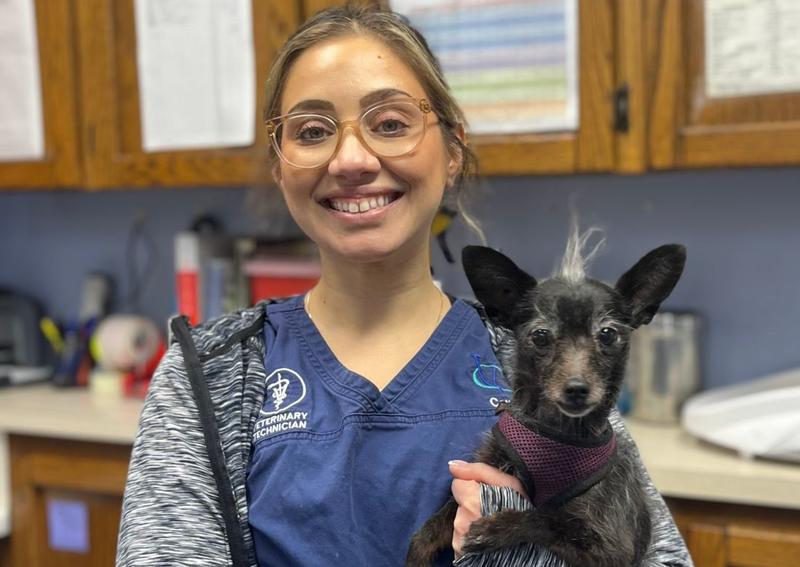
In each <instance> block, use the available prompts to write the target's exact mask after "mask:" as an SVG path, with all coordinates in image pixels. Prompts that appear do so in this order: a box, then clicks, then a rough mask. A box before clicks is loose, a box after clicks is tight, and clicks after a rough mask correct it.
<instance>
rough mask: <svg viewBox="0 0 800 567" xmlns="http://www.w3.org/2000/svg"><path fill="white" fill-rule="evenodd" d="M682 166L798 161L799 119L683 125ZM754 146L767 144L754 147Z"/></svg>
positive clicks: (775, 163) (781, 163)
mask: <svg viewBox="0 0 800 567" xmlns="http://www.w3.org/2000/svg"><path fill="white" fill-rule="evenodd" d="M683 135H684V137H685V139H684V141H683V144H682V147H681V151H680V157H679V161H680V165H681V166H682V167H712V166H730V165H732V164H737V165H759V166H770V165H771V166H780V165H793V164H797V163H800V123H797V122H790V123H787V124H781V125H775V124H774V123H771V124H769V125H765V126H764V127H759V126H757V125H754V124H746V125H739V126H725V127H701V126H696V127H692V128H685V129H684V132H683ZM756 148H768V151H767V150H764V151H755V149H756Z"/></svg>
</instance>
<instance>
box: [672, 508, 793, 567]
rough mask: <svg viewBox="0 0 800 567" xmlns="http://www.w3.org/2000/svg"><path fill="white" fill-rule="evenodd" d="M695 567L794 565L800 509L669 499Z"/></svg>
mask: <svg viewBox="0 0 800 567" xmlns="http://www.w3.org/2000/svg"><path fill="white" fill-rule="evenodd" d="M667 504H668V506H669V508H670V510H671V512H672V514H673V516H674V518H675V523H676V524H677V526H678V528H679V529H680V531H681V534H682V535H683V537H684V539H685V541H686V546H687V547H688V549H689V553H690V554H691V556H692V559H693V560H694V564H695V565H697V567H795V566H796V565H797V564H798V562H797V558H798V556H800V510H779V509H775V508H762V507H758V506H744V505H738V504H722V503H716V502H701V501H695V500H683V499H675V498H670V499H668V500H667Z"/></svg>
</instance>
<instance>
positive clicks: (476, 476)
mask: <svg viewBox="0 0 800 567" xmlns="http://www.w3.org/2000/svg"><path fill="white" fill-rule="evenodd" d="M448 465H449V466H450V474H452V475H453V478H455V479H459V480H469V481H475V482H482V483H484V484H489V485H492V486H501V487H506V488H511V489H514V490H516V491H517V492H519V493H520V494H522V495H523V496H525V497H527V495H526V494H525V489H524V488H523V487H522V483H521V482H520V481H519V479H518V478H516V477H514V476H511V475H510V474H506V473H504V472H503V471H501V470H500V469H497V468H495V467H493V466H491V465H487V464H486V463H467V462H464V461H450V462H449V463H448ZM453 496H454V497H455V493H454V494H453ZM456 500H458V499H456Z"/></svg>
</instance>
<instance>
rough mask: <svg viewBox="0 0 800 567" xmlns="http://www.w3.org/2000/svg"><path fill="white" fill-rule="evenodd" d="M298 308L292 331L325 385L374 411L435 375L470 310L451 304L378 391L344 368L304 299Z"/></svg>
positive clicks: (389, 407)
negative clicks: (413, 385) (429, 333)
mask: <svg viewBox="0 0 800 567" xmlns="http://www.w3.org/2000/svg"><path fill="white" fill-rule="evenodd" d="M294 301H295V308H294V309H292V310H291V311H290V316H291V318H292V325H291V326H292V328H294V329H297V330H298V335H299V337H298V338H299V339H300V341H301V343H302V344H303V347H304V348H305V349H306V350H307V352H308V354H309V355H310V356H311V357H313V358H315V359H316V360H317V361H318V362H319V364H318V366H319V371H320V374H321V375H322V376H323V378H327V380H326V382H327V383H328V384H329V385H330V386H331V387H332V388H333V389H335V390H337V391H338V392H339V393H340V394H342V395H344V396H347V397H349V398H354V397H355V398H359V399H361V400H363V401H364V402H366V403H367V404H368V405H369V406H371V407H372V409H374V410H375V411H382V410H389V411H391V410H392V409H394V410H395V411H397V410H398V408H396V407H394V406H393V405H392V404H393V400H394V399H395V398H397V397H398V395H399V394H401V393H402V392H403V391H404V390H405V389H406V388H407V387H408V386H409V385H411V384H412V383H414V382H415V381H417V380H418V379H420V378H421V376H423V375H429V374H430V373H432V372H433V371H434V370H435V369H436V367H437V366H438V364H439V363H440V362H441V360H442V358H443V357H444V354H445V353H446V352H447V349H448V348H449V346H450V345H451V344H452V343H453V341H454V335H455V334H457V332H458V331H459V329H461V328H462V327H463V325H461V324H460V322H461V320H462V319H463V318H464V317H465V316H467V315H468V313H469V310H470V307H469V306H468V305H467V304H466V303H465V302H463V301H462V300H460V299H456V300H454V301H452V305H451V306H450V309H449V310H448V311H447V313H445V316H444V317H443V318H442V320H441V321H440V322H439V325H438V326H437V327H436V329H435V330H434V331H433V333H432V334H431V336H430V337H428V340H426V341H425V343H424V344H423V345H422V347H421V348H420V349H419V350H418V351H417V352H416V354H414V356H413V357H411V360H409V361H408V362H407V363H406V364H405V366H403V367H402V368H401V369H400V371H399V372H398V373H397V374H396V375H395V376H394V377H393V378H392V379H391V380H390V381H389V382H388V383H387V384H386V386H385V387H384V388H383V390H379V389H378V387H377V386H375V384H373V383H372V382H371V381H370V380H369V379H367V378H366V377H364V376H362V375H361V374H359V373H357V372H353V371H352V370H350V369H348V368H347V367H345V366H344V365H343V364H342V363H341V362H340V361H339V359H338V358H336V355H335V354H334V353H333V351H332V350H331V348H330V347H329V346H328V343H326V342H325V339H324V338H323V337H322V334H321V333H320V332H319V329H317V326H316V325H315V324H314V322H313V321H312V320H311V318H310V317H309V316H308V313H307V312H306V310H305V308H304V306H303V296H302V295H299V296H297V297H296V298H295V299H294Z"/></svg>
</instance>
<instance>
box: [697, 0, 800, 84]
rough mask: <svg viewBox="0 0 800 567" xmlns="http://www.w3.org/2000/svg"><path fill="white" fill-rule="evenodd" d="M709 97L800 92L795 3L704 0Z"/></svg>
mask: <svg viewBox="0 0 800 567" xmlns="http://www.w3.org/2000/svg"><path fill="white" fill-rule="evenodd" d="M704 7H705V14H704V19H705V66H706V70H705V80H706V94H707V95H708V96H709V97H712V98H713V97H731V96H752V95H761V94H770V93H781V92H791V91H800V2H798V1H797V0H748V1H746V2H743V1H742V0H706V2H705V4H704Z"/></svg>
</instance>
